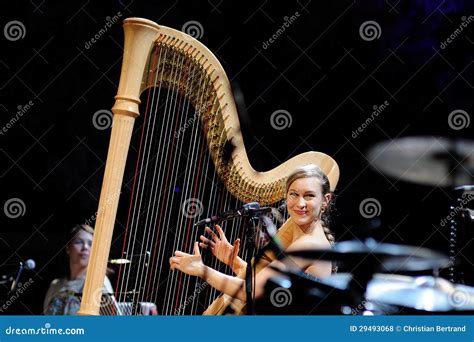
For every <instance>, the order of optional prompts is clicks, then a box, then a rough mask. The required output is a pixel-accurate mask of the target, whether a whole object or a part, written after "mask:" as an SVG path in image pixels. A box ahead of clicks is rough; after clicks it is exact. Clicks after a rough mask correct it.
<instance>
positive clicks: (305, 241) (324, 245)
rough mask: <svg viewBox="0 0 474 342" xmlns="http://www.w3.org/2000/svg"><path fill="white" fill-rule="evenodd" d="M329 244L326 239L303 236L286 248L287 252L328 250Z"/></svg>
mask: <svg viewBox="0 0 474 342" xmlns="http://www.w3.org/2000/svg"><path fill="white" fill-rule="evenodd" d="M330 248H331V244H330V243H329V241H328V240H327V239H322V238H319V237H315V236H309V235H303V236H301V237H300V238H298V239H297V240H296V241H293V242H292V243H291V245H290V246H288V249H287V250H288V251H295V250H302V249H330Z"/></svg>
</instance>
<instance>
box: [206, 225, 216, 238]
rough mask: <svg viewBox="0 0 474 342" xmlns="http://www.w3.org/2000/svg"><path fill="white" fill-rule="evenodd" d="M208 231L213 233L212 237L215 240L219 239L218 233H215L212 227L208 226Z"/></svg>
mask: <svg viewBox="0 0 474 342" xmlns="http://www.w3.org/2000/svg"><path fill="white" fill-rule="evenodd" d="M206 232H207V233H208V234H210V235H211V237H212V239H214V240H217V239H218V236H217V234H216V233H214V232H213V231H212V229H211V228H209V227H206Z"/></svg>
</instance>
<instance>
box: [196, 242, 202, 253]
mask: <svg viewBox="0 0 474 342" xmlns="http://www.w3.org/2000/svg"><path fill="white" fill-rule="evenodd" d="M194 254H195V255H201V252H200V251H199V243H198V242H197V241H196V242H194Z"/></svg>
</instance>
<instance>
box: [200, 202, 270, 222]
mask: <svg viewBox="0 0 474 342" xmlns="http://www.w3.org/2000/svg"><path fill="white" fill-rule="evenodd" d="M262 209H263V208H262ZM259 210H260V204H259V203H258V202H250V203H247V204H244V205H243V206H242V207H240V208H237V209H232V210H227V211H224V212H223V213H221V214H218V215H214V216H211V217H208V218H205V219H204V220H201V221H199V222H197V223H195V224H194V226H195V227H196V226H200V225H203V224H207V223H214V222H219V221H225V220H230V219H233V218H235V217H240V216H247V215H249V214H250V213H254V212H257V211H259Z"/></svg>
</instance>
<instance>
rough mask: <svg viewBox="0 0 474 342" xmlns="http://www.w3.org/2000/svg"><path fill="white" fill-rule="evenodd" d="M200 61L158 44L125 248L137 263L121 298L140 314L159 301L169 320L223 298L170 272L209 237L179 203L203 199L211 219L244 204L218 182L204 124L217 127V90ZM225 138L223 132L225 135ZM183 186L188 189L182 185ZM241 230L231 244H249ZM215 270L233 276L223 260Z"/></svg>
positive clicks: (126, 273) (124, 275) (234, 231)
mask: <svg viewBox="0 0 474 342" xmlns="http://www.w3.org/2000/svg"><path fill="white" fill-rule="evenodd" d="M193 58H194V57H193V56H192V54H191V55H190V54H186V53H177V50H174V49H173V48H172V47H169V46H167V45H165V44H163V45H160V44H157V48H156V49H155V50H154V51H153V55H152V58H150V66H151V67H152V68H153V67H154V68H155V69H154V70H150V72H149V75H152V76H153V77H152V78H150V77H148V78H149V81H151V85H152V86H153V88H152V89H149V90H148V94H147V95H148V96H147V105H146V111H145V115H144V117H143V119H144V127H143V128H142V134H141V138H140V148H139V152H138V158H137V162H136V172H135V176H134V185H133V188H132V195H131V203H130V208H129V216H128V219H127V226H126V235H127V236H126V237H125V238H124V245H123V250H122V255H123V257H124V258H127V259H129V260H131V261H132V263H130V264H125V265H121V267H120V271H119V281H120V286H118V289H119V291H117V293H119V294H120V296H119V298H120V301H125V300H126V301H131V302H132V303H133V305H132V308H131V313H132V314H138V313H139V305H138V304H139V302H142V301H146V302H148V301H151V302H154V303H156V304H157V307H158V309H159V313H160V314H165V315H166V314H177V313H178V314H184V313H186V314H188V313H189V314H197V313H200V312H202V311H203V309H205V307H207V305H209V304H210V303H211V301H212V300H213V299H214V298H215V297H216V296H217V293H216V290H215V289H213V288H211V287H210V286H206V289H205V290H203V287H202V285H203V284H204V283H203V282H202V281H200V280H196V278H195V277H190V276H188V275H185V274H183V273H181V272H171V273H170V272H169V264H168V259H169V257H170V256H171V254H172V252H173V251H174V250H176V249H179V250H182V251H185V252H188V253H192V252H193V251H192V249H193V243H194V241H197V240H198V238H199V235H200V234H201V233H202V230H201V231H200V230H198V229H196V228H194V227H193V224H194V222H195V221H196V220H197V219H199V218H200V217H195V218H193V217H186V216H185V215H182V213H181V211H182V208H177V207H176V206H177V205H178V204H183V203H184V202H185V200H187V199H190V198H195V199H198V200H200V201H202V203H203V206H202V208H203V212H202V215H205V216H206V217H207V216H210V215H211V214H214V213H216V212H220V211H225V210H228V209H229V208H233V207H236V206H240V205H241V203H239V201H237V200H236V199H235V198H234V197H233V196H231V195H230V193H229V192H228V191H226V189H225V188H224V187H223V186H221V185H218V184H219V182H218V177H217V173H216V172H215V170H214V168H213V167H212V166H213V164H212V165H211V163H212V160H211V156H210V153H209V152H208V151H207V144H206V138H205V135H204V134H203V133H202V132H201V128H200V124H201V122H200V121H201V119H202V124H203V125H204V127H205V128H206V129H207V128H208V127H207V126H209V125H214V124H216V123H215V122H213V121H212V119H213V115H215V111H216V110H219V107H218V106H217V105H216V104H217V103H218V98H217V92H216V91H213V89H214V88H213V81H212V80H211V77H210V75H208V73H207V70H204V69H203V67H202V64H201V63H200V61H193ZM214 81H215V80H214ZM147 84H149V83H148V80H147ZM162 88H167V89H163V90H162ZM189 118H191V119H192V125H190V126H189V127H186V131H185V132H181V131H179V133H180V134H182V137H180V139H176V136H173V134H174V133H175V132H178V128H180V127H183V124H184V123H185V122H186V124H187V123H188V122H189V121H186V120H188V119H189ZM157 125H158V126H160V127H159V128H158V127H157ZM145 126H146V127H145ZM173 128H174V129H173ZM158 131H159V133H158ZM224 134H225V132H224V130H223V129H221V131H220V136H221V137H222V136H223V135H224ZM185 137H186V138H189V140H187V139H185ZM186 143H188V146H186V145H185V144H186ZM153 159H154V160H153ZM150 184H151V185H150ZM178 184H182V189H176V188H174V187H175V186H176V187H177V186H178ZM177 211H178V215H176V214H177V213H176V212H177ZM173 215H174V216H173ZM241 226H242V225H241V220H236V221H235V222H228V223H227V224H224V225H223V229H224V231H225V233H226V236H227V238H228V239H229V241H230V242H231V243H233V242H234V241H235V239H236V237H237V236H238V237H240V238H241V241H242V242H243V241H244V240H243V234H244V232H243V231H242V229H241ZM243 247H244V246H243V243H242V245H241V251H242V253H240V254H241V256H242V257H243V258H245V255H246V252H245V249H244V248H243ZM211 266H212V267H214V268H220V270H221V271H224V272H226V273H231V270H230V268H229V267H227V266H226V267H223V264H221V263H219V262H218V261H217V260H216V259H215V258H212V259H211ZM180 308H182V309H180Z"/></svg>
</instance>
